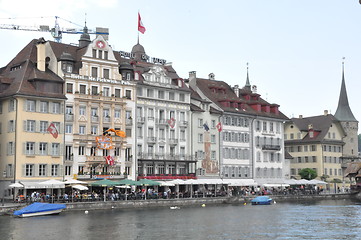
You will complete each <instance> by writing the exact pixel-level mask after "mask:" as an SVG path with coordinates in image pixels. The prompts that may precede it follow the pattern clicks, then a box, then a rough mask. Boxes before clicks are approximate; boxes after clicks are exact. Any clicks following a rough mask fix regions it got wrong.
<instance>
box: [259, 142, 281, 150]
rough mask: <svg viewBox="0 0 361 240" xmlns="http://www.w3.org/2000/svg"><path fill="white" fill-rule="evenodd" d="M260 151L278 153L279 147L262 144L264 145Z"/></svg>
mask: <svg viewBox="0 0 361 240" xmlns="http://www.w3.org/2000/svg"><path fill="white" fill-rule="evenodd" d="M262 150H268V151H279V150H281V146H280V145H269V144H264V145H262Z"/></svg>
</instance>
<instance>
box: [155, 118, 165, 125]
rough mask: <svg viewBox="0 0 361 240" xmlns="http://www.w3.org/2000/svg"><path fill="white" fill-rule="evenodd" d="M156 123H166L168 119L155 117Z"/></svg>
mask: <svg viewBox="0 0 361 240" xmlns="http://www.w3.org/2000/svg"><path fill="white" fill-rule="evenodd" d="M156 123H157V124H159V125H168V121H167V120H166V119H162V118H160V119H159V118H157V120H156Z"/></svg>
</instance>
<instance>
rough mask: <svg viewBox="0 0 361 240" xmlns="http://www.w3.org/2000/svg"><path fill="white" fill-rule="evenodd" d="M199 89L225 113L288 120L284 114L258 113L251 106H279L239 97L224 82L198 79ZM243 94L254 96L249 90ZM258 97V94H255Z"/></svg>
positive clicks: (260, 99) (243, 91)
mask: <svg viewBox="0 0 361 240" xmlns="http://www.w3.org/2000/svg"><path fill="white" fill-rule="evenodd" d="M196 81H197V83H196V84H197V87H198V88H199V89H200V90H201V91H202V93H203V94H204V95H205V96H207V97H208V98H209V99H210V100H211V101H212V102H214V103H215V104H216V105H217V106H218V107H220V108H221V109H222V110H223V111H224V112H228V113H240V114H248V115H254V116H263V117H268V118H275V119H283V120H288V117H286V116H285V115H284V114H283V113H282V112H278V113H277V114H276V113H272V112H265V111H256V110H255V109H253V108H252V107H251V104H259V105H260V106H265V105H268V106H271V105H273V106H277V108H278V105H277V104H270V103H268V102H267V101H265V100H264V99H262V98H260V97H258V99H257V100H247V99H246V98H244V97H242V94H240V95H239V97H238V96H237V94H236V93H235V92H234V91H233V89H232V88H231V87H230V86H229V85H228V84H227V83H226V82H224V81H217V80H210V79H204V78H197V79H196ZM240 91H241V93H247V94H248V95H252V94H253V93H252V92H249V91H248V89H247V88H246V89H240ZM253 95H257V96H259V95H258V94H253ZM223 102H230V103H238V104H237V106H238V107H234V106H233V105H232V104H230V105H225V104H223Z"/></svg>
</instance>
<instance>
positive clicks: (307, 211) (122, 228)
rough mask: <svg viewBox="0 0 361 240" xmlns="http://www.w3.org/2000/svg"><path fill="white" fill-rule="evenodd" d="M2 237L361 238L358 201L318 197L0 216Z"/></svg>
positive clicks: (173, 239)
mask: <svg viewBox="0 0 361 240" xmlns="http://www.w3.org/2000/svg"><path fill="white" fill-rule="evenodd" d="M0 239H1V240H7V239H15V240H23V239H37V240H50V239H67V240H70V239H81V240H88V239H89V240H92V239H94V240H95V239H96V240H99V239H106V240H107V239H111V240H115V239H145V240H153V239H154V240H163V239H171V240H177V239H200V240H203V239H211V240H220V239H222V240H223V239H225V240H235V239H260V240H261V239H262V240H268V239H292V240H293V239H322V240H326V239H361V205H360V203H359V202H354V201H351V200H322V201H317V202H311V201H307V202H292V203H289V202H287V203H285V202H277V203H276V204H273V205H270V206H252V205H245V206H244V205H226V204H224V205H207V206H206V207H201V206H189V207H181V208H180V209H178V210H171V209H169V208H168V207H163V208H152V209H132V210H124V209H112V210H94V211H89V213H88V214H85V212H84V211H72V212H63V213H61V214H60V215H54V216H43V217H33V218H15V217H12V216H0Z"/></svg>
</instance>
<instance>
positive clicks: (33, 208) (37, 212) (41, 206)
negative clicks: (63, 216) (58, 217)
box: [14, 203, 66, 217]
mask: <svg viewBox="0 0 361 240" xmlns="http://www.w3.org/2000/svg"><path fill="white" fill-rule="evenodd" d="M65 208H66V205H65V204H53V203H33V204H30V205H29V206H26V207H24V208H22V209H20V210H18V211H15V212H14V215H15V216H18V217H34V216H43V215H50V214H59V213H60V212H61V211H63V209H65Z"/></svg>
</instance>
